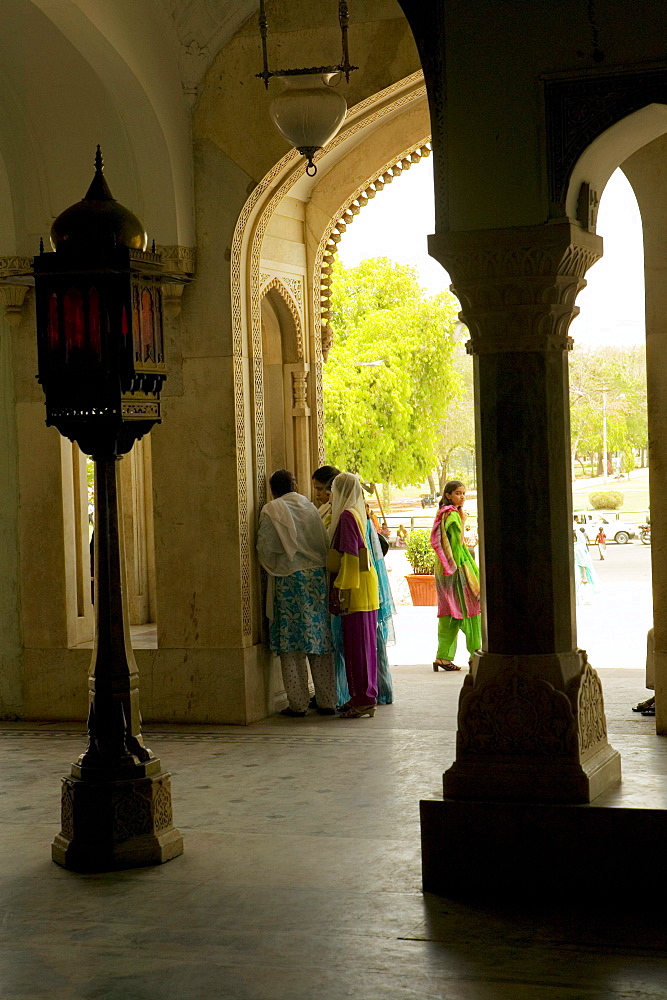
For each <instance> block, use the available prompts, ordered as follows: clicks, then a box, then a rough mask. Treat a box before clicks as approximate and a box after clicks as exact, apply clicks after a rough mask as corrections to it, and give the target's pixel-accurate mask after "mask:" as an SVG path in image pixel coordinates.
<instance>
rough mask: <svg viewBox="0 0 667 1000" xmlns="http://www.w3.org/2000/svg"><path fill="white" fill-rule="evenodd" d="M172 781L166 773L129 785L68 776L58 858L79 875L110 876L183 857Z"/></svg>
mask: <svg viewBox="0 0 667 1000" xmlns="http://www.w3.org/2000/svg"><path fill="white" fill-rule="evenodd" d="M170 779H171V775H170V774H169V773H168V772H166V771H165V772H161V773H159V774H157V775H153V776H149V777H139V778H130V779H126V780H124V781H82V780H80V779H79V778H76V777H72V776H67V777H65V778H63V788H62V802H61V823H62V829H61V831H60V833H59V834H58V835H57V836H56V838H55V840H54V841H53V844H52V845H51V857H52V859H53V860H54V861H55V862H56V864H59V865H62V867H63V868H69V869H70V870H72V871H76V872H106V871H118V870H121V869H124V868H142V867H146V866H149V865H161V864H163V863H164V862H165V861H170V860H171V859H172V858H175V857H178V855H179V854H182V853H183V837H182V836H181V834H180V832H179V831H178V830H177V829H176V828H175V827H174V825H173V819H172V809H171V781H170Z"/></svg>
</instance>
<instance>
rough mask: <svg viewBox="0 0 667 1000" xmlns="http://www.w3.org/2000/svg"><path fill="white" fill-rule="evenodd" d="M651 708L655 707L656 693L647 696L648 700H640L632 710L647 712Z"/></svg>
mask: <svg viewBox="0 0 667 1000" xmlns="http://www.w3.org/2000/svg"><path fill="white" fill-rule="evenodd" d="M650 708H653V709H655V695H653V697H651V698H647V699H646V701H640V702H639V704H638V705H634V706H633V708H632V711H633V712H647V711H648V710H649V709H650Z"/></svg>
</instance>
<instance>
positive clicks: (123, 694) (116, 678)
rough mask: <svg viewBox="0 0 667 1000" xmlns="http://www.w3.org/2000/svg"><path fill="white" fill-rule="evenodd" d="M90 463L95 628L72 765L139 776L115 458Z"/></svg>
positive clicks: (141, 760)
mask: <svg viewBox="0 0 667 1000" xmlns="http://www.w3.org/2000/svg"><path fill="white" fill-rule="evenodd" d="M94 460H95V620H96V629H95V647H94V652H93V657H92V663H91V667H90V675H89V682H88V683H89V691H90V709H89V715H88V733H89V737H90V742H89V745H88V749H87V750H86V752H85V753H84V754H82V756H81V757H80V758H79V761H78V765H75V768H76V769H77V770H78V771H80V775H81V776H82V777H85V776H86V775H87V774H89V773H90V772H92V773H93V774H95V775H97V774H99V772H100V769H102V770H104V769H112V770H113V771H114V772H116V771H117V769H119V770H120V772H122V773H123V774H124V773H125V770H126V769H136V768H137V766H139V767H140V768H141V771H142V773H145V772H146V768H145V764H146V762H147V761H150V760H151V759H153V755H152V754H151V752H150V750H148V749H147V748H146V747H144V746H143V742H142V737H141V716H140V714H139V675H138V670H137V665H136V661H135V659H134V653H133V651H132V646H131V643H130V630H129V624H128V618H127V608H126V606H125V579H124V561H123V545H122V536H121V533H120V529H119V516H118V482H117V469H118V462H119V459H118V457H117V456H115V455H102V456H95V457H94ZM142 765H143V766H142ZM119 776H120V774H119ZM127 776H128V777H129V776H130V775H129V774H128V775H127Z"/></svg>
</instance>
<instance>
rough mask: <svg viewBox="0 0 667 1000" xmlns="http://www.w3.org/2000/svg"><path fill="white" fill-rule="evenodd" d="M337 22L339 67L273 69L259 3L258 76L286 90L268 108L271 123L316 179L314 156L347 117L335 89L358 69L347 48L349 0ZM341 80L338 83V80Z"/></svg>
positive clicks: (341, 1)
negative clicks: (260, 63) (260, 62)
mask: <svg viewBox="0 0 667 1000" xmlns="http://www.w3.org/2000/svg"><path fill="white" fill-rule="evenodd" d="M338 21H339V23H340V30H341V44H342V56H341V61H340V63H339V64H338V65H336V66H313V67H310V68H308V69H278V70H270V69H269V64H268V53H267V37H268V21H267V19H266V6H265V0H260V4H259V33H260V37H261V39H262V53H263V58H264V69H263V70H262V72H261V73H257V76H258V77H259V78H260V79H261V80H263V81H264V86H265V87H266V88H267V90H268V87H269V80H270V79H271V77H274V76H275V77H277V78H278V79H279V80H280V81H281V83H282V85H283V89H282V91H281V93H280V94H278V95H277V96H276V97H274V98H273V100H272V101H271V104H270V106H269V114H270V115H271V120H272V121H273V124H274V125H275V126H276V128H277V129H278V131H279V132H280V134H281V135H282V136H283V137H284V138H285V139H286V140H287V142H289V144H290V145H291V146H294V148H295V149H298V151H299V152H300V153H301V155H302V156H304V157H305V159H306V173H307V174H308V176H309V177H314V176H315V174H316V173H317V167H316V165H315V162H314V157H315V154H316V153H317V152H318V151H319V150H320V149H322V148H323V147H324V146H326V144H327V143H328V142H331V140H332V139H333V137H334V136H335V135H336V133H337V132H338V131H339V129H340V127H341V125H342V124H343V122H344V120H345V115H346V114H347V102H346V100H345V98H344V97H343V95H342V94H341V93H340V92H339V91H337V90H335V89H333V88H334V86H335V83H334V82H332V81H335V82H338V81H339V80H340V78H341V76H342V75H344V76H345V79H346V81H347V82H348V83H349V80H350V73H351V72H352V71H353V70H355V69H358V67H357V66H352V65H351V64H350V59H349V54H348V47H347V29H348V23H349V17H348V5H347V0H338ZM336 78H338V80H336Z"/></svg>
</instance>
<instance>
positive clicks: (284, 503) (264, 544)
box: [257, 493, 329, 620]
mask: <svg viewBox="0 0 667 1000" xmlns="http://www.w3.org/2000/svg"><path fill="white" fill-rule="evenodd" d="M328 550H329V540H328V538H327V530H326V528H325V527H324V524H323V523H322V520H321V518H320V516H319V514H318V513H317V510H316V508H315V505H314V504H312V503H311V502H310V500H308V499H307V498H306V497H304V496H302V495H301V494H300V493H285V494H284V495H283V496H281V497H278V498H277V499H276V500H271V501H269V503H267V504H265V505H264V507H263V508H262V512H261V514H260V516H259V529H258V531H257V552H258V554H259V561H260V563H261V564H262V566H263V567H264V569H265V570H266V572H267V574H268V577H269V579H268V585H267V588H266V614H267V617H268V618H269V620H273V604H274V595H275V582H274V578H275V577H276V576H291V575H292V573H296V572H297V571H298V570H304V569H317V568H318V567H324V566H325V565H326V561H327V553H328Z"/></svg>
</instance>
